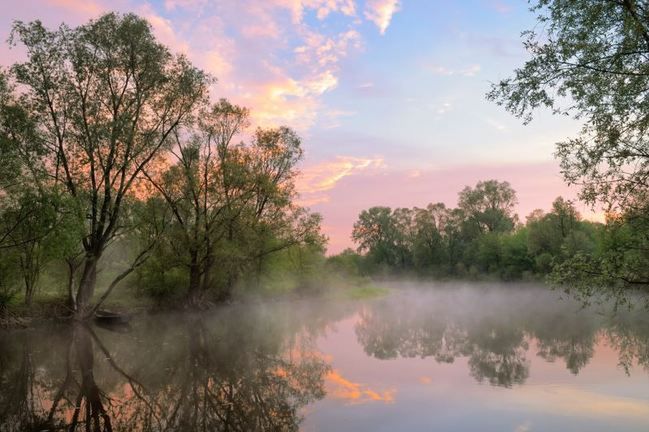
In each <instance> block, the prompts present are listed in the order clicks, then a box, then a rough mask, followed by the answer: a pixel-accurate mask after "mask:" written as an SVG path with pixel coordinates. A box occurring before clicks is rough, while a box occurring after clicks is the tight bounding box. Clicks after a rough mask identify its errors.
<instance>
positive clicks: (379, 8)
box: [365, 0, 401, 34]
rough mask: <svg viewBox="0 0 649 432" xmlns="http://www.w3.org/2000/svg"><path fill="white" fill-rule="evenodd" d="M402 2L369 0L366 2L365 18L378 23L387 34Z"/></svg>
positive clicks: (382, 31)
mask: <svg viewBox="0 0 649 432" xmlns="http://www.w3.org/2000/svg"><path fill="white" fill-rule="evenodd" d="M400 3H401V2H400V1H399V0H368V1H367V3H366V4H365V18H367V19H368V20H370V21H372V22H373V23H374V24H376V26H377V27H378V28H379V31H380V32H381V34H385V31H386V30H387V29H388V27H389V26H390V21H392V16H393V15H394V14H395V13H397V12H398V11H399V9H400V7H401V4H400Z"/></svg>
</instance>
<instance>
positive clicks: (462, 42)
mask: <svg viewBox="0 0 649 432" xmlns="http://www.w3.org/2000/svg"><path fill="white" fill-rule="evenodd" d="M110 9H116V10H119V11H134V12H136V13H138V14H140V15H142V16H145V17H146V18H148V19H149V21H150V22H151V23H152V25H153V27H154V30H155V32H156V34H157V36H158V37H159V39H160V40H161V41H162V42H164V43H165V44H167V45H169V46H170V47H171V48H172V49H173V50H174V51H180V52H183V53H185V54H187V55H188V56H189V57H190V59H191V60H192V61H194V62H195V63H196V64H197V65H198V66H199V67H201V68H204V69H205V70H207V71H208V72H211V73H212V74H214V75H215V76H216V77H218V79H219V83H218V84H217V85H216V86H215V88H214V91H213V93H214V95H215V96H218V97H220V96H225V97H228V98H230V99H232V100H233V101H234V102H236V103H240V104H244V105H246V106H249V107H251V108H252V110H253V117H254V121H255V123H256V124H259V125H275V124H280V123H286V124H289V125H291V126H293V127H295V128H297V129H298V130H299V132H300V133H301V135H302V136H303V137H304V141H305V149H306V160H305V162H304V164H303V166H302V169H303V171H304V172H305V178H304V179H303V180H302V181H301V182H300V191H301V193H302V200H303V203H304V204H305V205H309V206H311V207H312V208H313V209H314V210H316V211H319V212H322V214H323V215H324V217H325V230H326V233H327V234H328V235H329V236H330V237H331V243H330V250H331V251H333V252H335V251H339V250H341V249H342V248H343V247H345V246H349V245H350V240H349V234H350V231H351V226H352V223H353V221H354V220H355V217H356V215H357V214H358V212H359V211H360V209H362V208H363V207H366V206H369V205H374V204H383V205H390V206H414V205H417V206H425V205H426V204H427V203H429V202H436V201H444V202H446V203H447V204H449V205H454V204H455V194H456V193H457V191H459V190H460V189H461V187H462V186H464V185H466V184H471V183H474V182H475V181H476V180H478V179H487V178H497V179H499V180H509V181H510V182H511V183H512V185H513V186H514V188H515V189H517V190H518V191H519V193H520V209H519V210H520V212H521V213H522V216H524V215H525V214H527V213H528V212H529V211H530V210H531V209H534V208H537V207H542V208H548V207H549V205H550V202H551V200H552V199H553V198H554V197H555V196H556V195H559V194H568V195H573V194H574V192H572V191H567V189H566V187H565V186H564V185H563V183H562V182H561V180H560V178H559V176H558V167H557V164H556V163H555V162H553V161H552V153H553V143H554V142H556V141H557V140H560V139H562V138H564V137H566V136H569V135H570V134H572V133H573V132H574V131H575V130H576V125H575V124H573V123H572V122H571V121H569V120H566V119H559V118H550V117H549V116H548V115H547V114H546V115H541V116H540V118H539V119H537V120H536V121H535V122H533V123H532V124H531V125H530V126H527V127H524V126H522V125H521V124H520V122H519V121H518V120H516V119H514V118H512V117H511V116H510V115H508V114H506V113H505V112H503V110H502V109H500V108H499V107H496V106H494V105H493V104H491V103H488V102H487V101H485V99H484V94H485V92H486V91H487V89H488V87H489V83H490V82H493V81H497V80H498V79H499V78H502V77H504V76H506V75H508V73H509V72H510V71H511V70H512V69H513V68H514V67H515V66H516V65H519V64H520V63H521V62H522V61H523V60H524V59H525V54H524V52H523V51H522V48H521V44H520V39H519V34H520V32H521V31H522V30H524V29H526V28H530V27H531V26H532V25H533V24H534V17H533V15H532V14H531V13H530V12H529V11H528V10H527V4H526V2H520V1H513V0H470V1H462V2H449V1H446V0H264V1H257V0H214V1H212V0H152V1H147V2H144V1H137V0H24V1H20V2H9V1H5V2H2V3H0V37H1V38H2V39H3V40H4V39H5V38H6V36H7V35H8V31H9V28H10V22H11V20H13V19H21V20H33V19H36V18H40V19H42V20H43V22H44V23H45V24H46V25H49V26H52V25H56V24H58V23H59V22H61V21H62V20H65V21H66V22H67V23H69V24H71V25H76V24H79V23H81V22H84V21H85V20H87V19H88V18H90V17H93V16H97V15H98V14H99V13H101V12H103V11H106V10H110ZM20 54H21V51H20V49H17V50H13V51H10V50H8V48H7V45H2V46H1V47H0V59H2V60H0V65H1V64H4V65H8V64H10V63H11V62H13V61H15V60H16V59H18V58H20ZM385 188H387V189H389V192H390V193H392V195H389V194H388V195H385V196H383V195H382V192H383V190H384V189H385ZM397 188H398V193H396V192H395V189H397ZM540 190H542V191H543V192H539V191H540ZM367 197H372V199H371V200H370V199H368V198H367ZM350 203H353V204H350ZM361 203H362V204H361Z"/></svg>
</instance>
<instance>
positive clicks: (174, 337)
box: [0, 284, 649, 432]
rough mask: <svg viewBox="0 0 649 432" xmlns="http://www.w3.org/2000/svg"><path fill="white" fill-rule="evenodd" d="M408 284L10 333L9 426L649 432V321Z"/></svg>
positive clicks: (1, 352)
mask: <svg viewBox="0 0 649 432" xmlns="http://www.w3.org/2000/svg"><path fill="white" fill-rule="evenodd" d="M393 288H394V289H393V292H392V293H391V294H390V295H388V296H385V297H382V298H380V299H374V300H368V301H332V300H322V299H311V300H299V301H282V302H272V303H264V304H253V305H233V306H227V307H222V308H219V309H218V310H215V311H210V312H209V313H205V314H201V315H181V314H175V315H168V314H164V315H163V314H160V315H153V316H142V317H139V318H137V319H135V320H134V322H133V323H132V325H131V328H130V329H126V330H127V331H124V332H117V331H114V330H115V329H105V328H99V327H95V326H91V327H84V326H66V325H60V326H56V327H51V326H49V327H48V328H39V329H34V330H29V331H13V332H5V333H0V424H1V426H0V431H3V432H4V431H19V430H21V431H22V430H80V431H83V430H93V431H100V430H101V431H104V430H106V431H110V430H113V431H132V430H133V431H137V430H142V431H162V430H166V431H193V430H196V431H198V430H201V431H202V430H210V431H211V430H223V431H226V430H227V431H257V430H260V431H261V430H279V431H283V430H304V431H395V430H403V431H430V430H436V431H474V430H480V431H494V432H495V431H498V432H501V431H512V432H523V431H611V430H616V431H647V430H649V374H648V373H647V370H648V367H649V313H647V312H645V311H643V310H634V311H621V312H618V313H616V314H613V313H612V312H611V310H610V308H609V307H605V306H604V307H597V308H595V307H593V308H588V309H583V308H582V307H581V305H579V304H577V303H575V302H573V301H570V300H568V299H560V298H559V294H557V293H555V292H550V291H548V290H547V289H545V288H542V287H529V286H516V285H506V286H497V285H486V284H480V285H468V284H451V285H440V284H430V285H422V286H417V287H415V286H404V285H400V286H396V285H395V286H394V287H393Z"/></svg>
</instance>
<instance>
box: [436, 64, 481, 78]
mask: <svg viewBox="0 0 649 432" xmlns="http://www.w3.org/2000/svg"><path fill="white" fill-rule="evenodd" d="M426 69H428V70H429V71H430V72H432V73H433V74H434V75H440V76H458V75H459V76H464V77H472V76H476V75H477V74H478V73H479V72H480V70H481V69H482V68H481V66H480V65H479V64H472V65H469V66H466V67H464V68H461V69H451V68H448V67H446V66H441V65H435V64H433V65H430V66H426Z"/></svg>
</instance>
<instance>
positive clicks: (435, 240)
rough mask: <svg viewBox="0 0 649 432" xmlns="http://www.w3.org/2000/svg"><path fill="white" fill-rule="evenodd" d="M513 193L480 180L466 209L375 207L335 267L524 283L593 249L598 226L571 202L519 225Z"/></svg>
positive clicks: (465, 196)
mask: <svg viewBox="0 0 649 432" xmlns="http://www.w3.org/2000/svg"><path fill="white" fill-rule="evenodd" d="M515 202H516V193H515V191H514V190H513V189H511V187H510V186H509V184H508V183H507V182H502V183H501V182H497V181H494V180H490V181H486V182H479V183H478V185H477V186H476V187H475V188H470V187H467V188H465V189H464V190H463V191H462V192H460V199H459V203H460V205H461V208H458V209H448V208H446V207H445V206H444V204H441V203H438V204H430V205H428V206H427V207H426V208H425V209H419V208H414V209H412V210H410V209H396V210H394V211H392V210H391V209H389V208H387V207H373V208H370V209H369V210H364V211H363V212H361V214H360V215H359V219H358V221H357V222H356V224H355V225H354V231H353V233H352V238H353V239H354V241H356V242H357V243H358V244H359V248H358V251H359V252H360V253H363V255H357V254H356V255H355V254H353V252H352V251H345V252H343V253H342V254H340V255H338V256H336V257H332V258H330V259H329V262H330V263H331V265H338V266H339V267H341V268H343V265H346V266H347V267H348V268H349V269H350V270H347V271H348V272H356V274H361V275H389V274H404V273H406V274H412V275H417V276H427V277H431V276H432V277H448V276H455V277H471V278H481V277H496V278H500V279H503V280H517V279H527V278H533V277H540V276H543V275H547V274H549V273H550V272H551V271H552V269H553V267H554V266H555V265H558V264H560V263H562V262H563V261H564V260H565V259H567V258H569V257H572V256H574V255H575V254H577V253H580V252H588V251H592V250H593V249H594V248H595V246H596V237H597V230H598V228H597V225H595V224H592V223H590V222H584V221H581V220H580V217H579V214H578V213H577V211H576V210H575V208H574V206H573V205H572V203H571V202H569V201H566V200H564V199H563V198H557V199H556V200H555V202H554V203H553V207H552V211H551V212H550V213H548V214H544V213H543V212H542V211H540V210H537V211H535V212H534V213H533V214H532V215H530V216H529V217H528V219H527V225H525V226H523V225H515V223H516V221H517V216H516V215H515V214H514V213H513V206H514V203H515Z"/></svg>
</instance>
